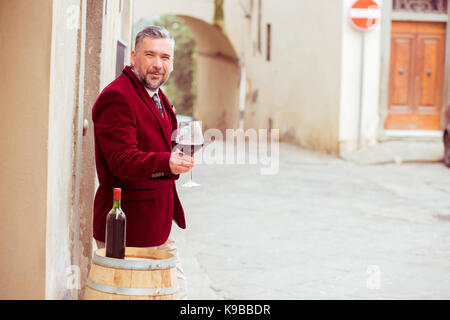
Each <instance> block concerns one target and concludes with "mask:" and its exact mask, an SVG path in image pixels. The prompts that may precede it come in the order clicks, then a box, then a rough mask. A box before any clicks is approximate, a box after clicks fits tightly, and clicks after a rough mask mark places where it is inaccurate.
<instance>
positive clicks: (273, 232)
mask: <svg viewBox="0 0 450 320" xmlns="http://www.w3.org/2000/svg"><path fill="white" fill-rule="evenodd" d="M260 167H261V166H260V165H250V164H245V165H236V164H235V165H225V164H224V165H217V164H216V165H206V164H200V165H198V166H196V167H195V169H194V171H193V178H194V180H195V181H196V182H199V183H201V184H202V186H201V187H200V188H192V189H185V188H181V184H182V183H183V182H184V181H186V179H187V178H188V176H187V175H183V176H182V177H181V178H180V180H179V181H178V182H177V184H178V190H179V194H180V197H181V201H182V203H183V205H184V208H185V212H186V217H187V229H186V230H180V229H179V228H176V237H177V241H178V245H179V249H180V255H181V259H182V262H183V265H184V269H185V272H186V275H187V279H188V286H189V299H449V298H450V169H448V168H446V167H445V166H444V165H443V164H442V163H440V162H430V163H401V164H399V163H389V164H368V165H359V164H356V163H355V162H352V161H344V160H342V159H339V158H337V157H335V156H331V155H327V154H324V153H316V152H312V151H307V150H303V149H299V148H296V147H294V146H291V145H287V144H281V145H280V165H279V172H278V173H277V174H275V175H266V176H265V175H261V174H260Z"/></svg>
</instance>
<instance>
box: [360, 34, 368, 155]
mask: <svg viewBox="0 0 450 320" xmlns="http://www.w3.org/2000/svg"><path fill="white" fill-rule="evenodd" d="M365 34H366V31H365V30H363V31H362V32H361V68H360V80H359V119H358V150H359V149H360V148H361V126H362V110H363V108H362V107H363V93H364V55H365V39H364V38H365Z"/></svg>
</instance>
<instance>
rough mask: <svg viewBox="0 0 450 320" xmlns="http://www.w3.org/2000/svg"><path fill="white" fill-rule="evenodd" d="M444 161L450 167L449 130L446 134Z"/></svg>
mask: <svg viewBox="0 0 450 320" xmlns="http://www.w3.org/2000/svg"><path fill="white" fill-rule="evenodd" d="M444 163H445V165H446V166H447V167H449V168H450V134H449V133H448V131H446V132H445V135H444Z"/></svg>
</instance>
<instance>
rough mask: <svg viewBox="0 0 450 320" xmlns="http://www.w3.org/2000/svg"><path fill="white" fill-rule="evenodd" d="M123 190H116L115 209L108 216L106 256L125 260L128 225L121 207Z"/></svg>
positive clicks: (114, 193) (114, 194) (114, 195)
mask: <svg viewBox="0 0 450 320" xmlns="http://www.w3.org/2000/svg"><path fill="white" fill-rule="evenodd" d="M121 193H122V189H120V188H114V191H113V207H112V209H111V211H109V213H108V215H107V216H106V256H107V257H110V258H116V259H124V258H125V246H126V223H127V219H126V216H125V213H124V212H123V211H122V208H121V207H120V198H121Z"/></svg>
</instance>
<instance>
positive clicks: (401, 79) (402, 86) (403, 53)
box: [391, 35, 414, 108]
mask: <svg viewBox="0 0 450 320" xmlns="http://www.w3.org/2000/svg"><path fill="white" fill-rule="evenodd" d="M413 54H414V38H413V37H412V36H410V35H399V36H398V37H395V38H394V39H392V55H393V57H394V59H393V61H394V63H392V68H391V83H392V95H391V97H392V101H391V104H392V106H394V107H399V108H401V107H408V106H409V105H410V102H411V97H410V96H411V91H412V90H411V89H412V88H411V81H410V80H411V73H412V72H411V70H412V68H413V65H412V63H413V61H412V55H413Z"/></svg>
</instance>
